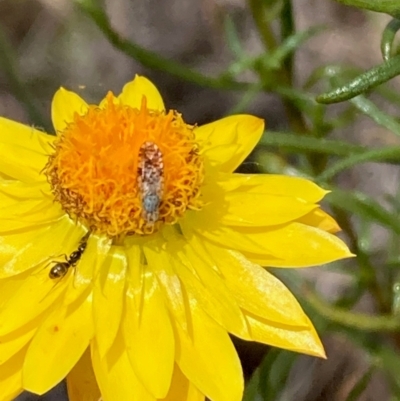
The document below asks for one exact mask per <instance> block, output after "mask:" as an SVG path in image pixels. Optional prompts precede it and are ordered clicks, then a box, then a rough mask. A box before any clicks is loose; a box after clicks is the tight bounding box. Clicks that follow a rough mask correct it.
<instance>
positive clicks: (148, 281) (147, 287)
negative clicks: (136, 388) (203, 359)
mask: <svg viewBox="0 0 400 401" xmlns="http://www.w3.org/2000/svg"><path fill="white" fill-rule="evenodd" d="M131 268H135V266H131ZM143 274H144V278H143V287H142V289H141V296H142V299H143V301H142V304H141V309H140V310H139V315H138V311H137V310H135V309H136V306H137V305H136V302H135V300H134V298H133V296H132V295H133V294H132V292H131V291H128V292H127V297H126V315H125V317H124V321H123V323H124V335H125V341H126V352H127V355H128V358H129V361H130V362H131V365H132V366H133V368H134V371H135V372H136V375H137V377H138V378H139V380H140V381H141V382H142V383H143V385H144V387H145V388H146V389H147V390H148V391H149V392H150V393H151V394H152V395H153V396H154V397H155V398H163V397H165V396H166V394H167V393H168V389H169V387H170V385H171V378H172V373H173V367H174V354H175V340H174V335H173V332H172V326H171V321H170V317H169V314H168V311H167V308H166V307H165V302H164V298H163V296H162V295H163V294H162V292H161V289H160V287H159V284H158V282H157V280H156V278H155V277H154V274H153V272H152V271H151V269H150V268H147V269H146V270H144V271H143ZM155 322H156V323H155ZM155 324H156V326H157V327H156V328H155V326H154V325H155Z"/></svg>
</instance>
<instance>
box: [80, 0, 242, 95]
mask: <svg viewBox="0 0 400 401" xmlns="http://www.w3.org/2000/svg"><path fill="white" fill-rule="evenodd" d="M74 1H75V3H76V4H77V5H78V6H79V8H80V9H81V10H82V12H83V13H84V14H86V15H87V16H88V17H89V18H90V19H91V20H92V21H93V22H94V23H95V24H96V25H97V27H98V28H99V29H100V30H101V32H102V33H103V34H104V36H105V37H106V38H107V39H108V41H109V42H110V43H111V44H112V45H113V46H114V47H115V48H116V49H118V50H120V51H121V52H123V53H125V54H126V55H128V56H129V57H131V58H133V59H135V60H137V61H138V62H139V63H141V64H142V65H143V66H145V67H148V68H153V69H155V70H161V71H165V72H167V73H169V74H171V75H174V76H177V77H179V78H181V79H183V80H186V81H189V82H192V83H195V84H197V85H201V86H204V87H208V88H214V89H238V90H240V89H246V88H247V87H248V84H246V83H242V82H237V81H234V80H233V79H232V77H231V76H229V75H227V74H222V75H221V76H220V77H219V78H213V77H208V76H206V75H203V74H201V73H199V72H197V71H195V70H192V69H190V68H188V67H186V66H184V65H183V64H180V63H177V62H176V61H173V60H171V59H168V58H165V57H162V56H160V55H158V54H156V53H153V52H151V51H149V50H147V49H145V48H143V47H141V46H139V45H138V44H136V43H134V42H132V41H129V40H127V39H124V38H123V37H121V36H120V35H119V34H118V33H117V32H116V31H115V30H114V29H113V28H112V26H111V24H110V21H109V19H108V17H107V15H106V13H105V12H104V10H103V9H102V8H101V6H100V2H99V0H86V1H83V0H74Z"/></svg>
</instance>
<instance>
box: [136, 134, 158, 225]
mask: <svg viewBox="0 0 400 401" xmlns="http://www.w3.org/2000/svg"><path fill="white" fill-rule="evenodd" d="M163 183H164V164H163V156H162V153H161V150H160V148H159V147H158V146H157V145H156V144H155V143H154V142H150V141H146V142H144V143H143V145H142V146H141V147H140V149H139V169H138V187H139V190H140V196H141V199H142V207H143V217H144V219H145V220H146V221H147V223H148V224H149V225H153V224H154V223H155V222H156V221H157V220H158V216H159V207H160V202H161V199H162V196H163Z"/></svg>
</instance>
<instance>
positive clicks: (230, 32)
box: [224, 14, 245, 58]
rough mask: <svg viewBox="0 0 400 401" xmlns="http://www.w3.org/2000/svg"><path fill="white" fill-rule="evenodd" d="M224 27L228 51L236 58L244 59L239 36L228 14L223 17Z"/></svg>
mask: <svg viewBox="0 0 400 401" xmlns="http://www.w3.org/2000/svg"><path fill="white" fill-rule="evenodd" d="M224 27H225V36H226V43H227V45H228V47H229V49H230V50H231V52H232V53H233V54H234V55H235V56H236V57H239V58H242V57H244V56H245V52H244V50H243V47H242V43H241V41H240V38H239V34H238V32H237V29H236V26H235V23H234V21H233V19H232V17H231V16H230V15H229V14H227V15H226V16H225V19H224Z"/></svg>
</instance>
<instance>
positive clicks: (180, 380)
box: [72, 365, 204, 401]
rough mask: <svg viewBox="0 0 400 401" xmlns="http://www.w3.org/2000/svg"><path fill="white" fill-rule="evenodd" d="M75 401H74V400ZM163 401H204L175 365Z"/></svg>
mask: <svg viewBox="0 0 400 401" xmlns="http://www.w3.org/2000/svg"><path fill="white" fill-rule="evenodd" d="M72 401H73V400H72ZM162 401H204V394H202V393H201V392H200V391H199V390H198V389H197V388H196V386H194V385H193V383H191V382H190V381H189V380H188V379H187V377H185V375H184V374H183V373H182V372H181V370H180V369H179V367H178V366H177V365H175V369H174V375H173V376H172V383H171V388H170V389H169V391H168V394H167V396H166V397H165V398H163V399H162Z"/></svg>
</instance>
